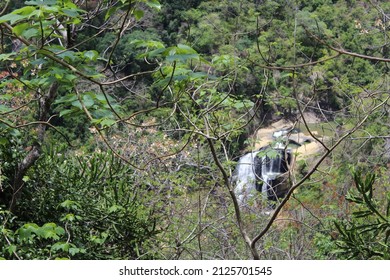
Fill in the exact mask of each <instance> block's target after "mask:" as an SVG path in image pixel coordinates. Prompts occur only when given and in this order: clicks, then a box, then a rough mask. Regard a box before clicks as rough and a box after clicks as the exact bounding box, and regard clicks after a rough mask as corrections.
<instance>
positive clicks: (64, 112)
mask: <svg viewBox="0 0 390 280" xmlns="http://www.w3.org/2000/svg"><path fill="white" fill-rule="evenodd" d="M75 112H76V110H74V109H66V110H62V111H60V114H59V116H60V117H63V116H66V115H69V114H72V113H75Z"/></svg>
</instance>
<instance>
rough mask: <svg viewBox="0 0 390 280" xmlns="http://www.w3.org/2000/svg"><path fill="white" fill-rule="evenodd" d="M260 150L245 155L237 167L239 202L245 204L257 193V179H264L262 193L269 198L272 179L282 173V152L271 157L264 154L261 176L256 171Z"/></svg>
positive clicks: (236, 192) (236, 189)
mask: <svg viewBox="0 0 390 280" xmlns="http://www.w3.org/2000/svg"><path fill="white" fill-rule="evenodd" d="M258 153H259V151H256V152H251V153H248V154H245V155H243V156H242V157H241V158H240V160H239V161H238V165H237V169H236V174H235V176H236V178H235V181H236V188H235V194H236V196H237V200H238V202H239V203H240V204H241V205H243V204H245V203H246V202H247V201H248V199H250V198H251V197H253V196H254V195H255V194H256V180H261V181H263V184H262V188H261V193H262V195H263V197H264V198H267V191H268V189H269V188H270V187H271V184H272V180H275V179H276V178H277V177H278V176H279V175H280V174H282V172H281V169H282V154H280V153H279V152H278V155H276V156H274V157H272V158H270V157H268V156H264V157H262V159H261V162H262V164H261V165H262V166H261V178H260V177H259V176H256V173H255V157H256V155H257V154H258Z"/></svg>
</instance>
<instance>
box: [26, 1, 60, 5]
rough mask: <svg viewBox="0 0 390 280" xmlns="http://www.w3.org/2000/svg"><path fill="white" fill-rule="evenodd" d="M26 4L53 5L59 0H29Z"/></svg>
mask: <svg viewBox="0 0 390 280" xmlns="http://www.w3.org/2000/svg"><path fill="white" fill-rule="evenodd" d="M25 4H26V5H33V6H44V5H47V6H52V5H56V4H57V0H40V1H27V2H25Z"/></svg>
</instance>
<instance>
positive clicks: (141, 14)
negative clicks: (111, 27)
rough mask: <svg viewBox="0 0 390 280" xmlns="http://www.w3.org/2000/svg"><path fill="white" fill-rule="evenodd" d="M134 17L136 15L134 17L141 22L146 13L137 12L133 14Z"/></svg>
mask: <svg viewBox="0 0 390 280" xmlns="http://www.w3.org/2000/svg"><path fill="white" fill-rule="evenodd" d="M133 15H134V17H135V18H136V19H137V20H140V19H141V18H143V16H144V11H142V10H135V11H134V12H133Z"/></svg>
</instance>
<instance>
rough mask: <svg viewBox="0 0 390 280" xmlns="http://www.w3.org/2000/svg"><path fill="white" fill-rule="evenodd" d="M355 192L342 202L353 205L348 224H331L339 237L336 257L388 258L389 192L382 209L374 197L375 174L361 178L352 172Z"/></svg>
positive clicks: (360, 175) (343, 222)
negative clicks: (346, 201)
mask: <svg viewBox="0 0 390 280" xmlns="http://www.w3.org/2000/svg"><path fill="white" fill-rule="evenodd" d="M353 175H354V182H355V187H356V191H355V190H354V191H349V192H348V194H347V196H346V199H347V200H348V201H349V202H351V203H354V204H355V206H354V211H353V212H352V216H351V219H350V220H349V221H342V222H335V226H336V229H337V231H338V233H339V237H338V239H337V241H336V245H337V246H338V248H339V250H337V251H336V253H337V254H338V256H340V257H343V258H347V259H389V258H390V240H389V237H390V193H387V197H386V198H385V205H386V206H385V208H384V209H383V208H382V207H381V204H380V203H379V200H378V199H377V198H375V197H374V182H375V174H372V173H371V174H366V175H365V176H364V177H363V176H362V173H361V171H354V174H353Z"/></svg>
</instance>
